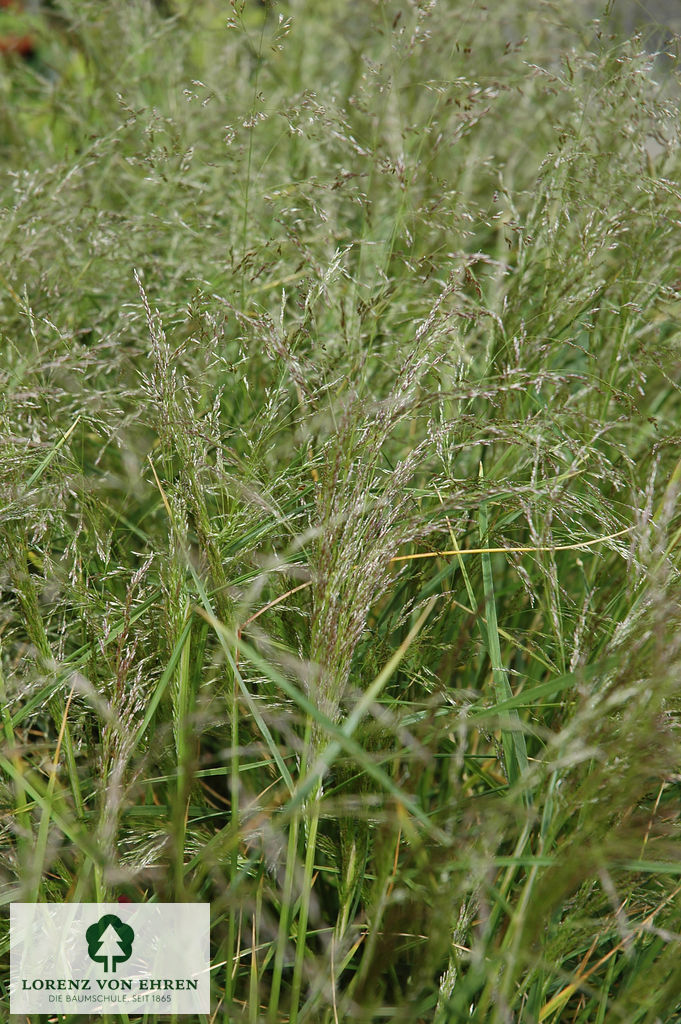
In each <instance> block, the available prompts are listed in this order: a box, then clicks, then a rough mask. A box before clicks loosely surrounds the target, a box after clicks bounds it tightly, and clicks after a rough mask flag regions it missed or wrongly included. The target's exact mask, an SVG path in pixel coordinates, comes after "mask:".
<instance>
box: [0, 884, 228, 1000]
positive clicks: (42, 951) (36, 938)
mask: <svg viewBox="0 0 681 1024" xmlns="http://www.w3.org/2000/svg"><path fill="white" fill-rule="evenodd" d="M209 972H210V904H208V903H12V904H11V905H10V1013H52V1014H55V1013H68V1014H71V1013H83V1014H96V1013H133V1012H134V1013H140V1014H141V1013H156V1014H170V1013H173V1014H198V1013H204V1014H208V1013H210V973H209Z"/></svg>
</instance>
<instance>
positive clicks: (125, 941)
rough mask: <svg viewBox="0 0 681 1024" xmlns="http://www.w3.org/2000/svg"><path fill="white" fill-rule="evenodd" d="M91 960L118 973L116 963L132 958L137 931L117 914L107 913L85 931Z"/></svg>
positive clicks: (107, 969) (106, 969) (105, 968)
mask: <svg viewBox="0 0 681 1024" xmlns="http://www.w3.org/2000/svg"><path fill="white" fill-rule="evenodd" d="M85 938H86V940H87V951H88V954H89V956H90V959H91V960H94V961H95V963H99V964H104V970H105V971H107V972H109V971H111V973H112V974H115V973H116V964H122V963H125V961H126V960H129V959H130V954H131V953H132V944H133V941H134V938H135V933H134V931H133V930H132V928H131V927H130V925H129V924H124V923H123V921H121V919H120V917H116V915H115V914H105V915H104V917H100V919H99V921H97V922H96V923H95V924H91V925H90V927H89V928H88V930H87V931H86V932H85Z"/></svg>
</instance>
